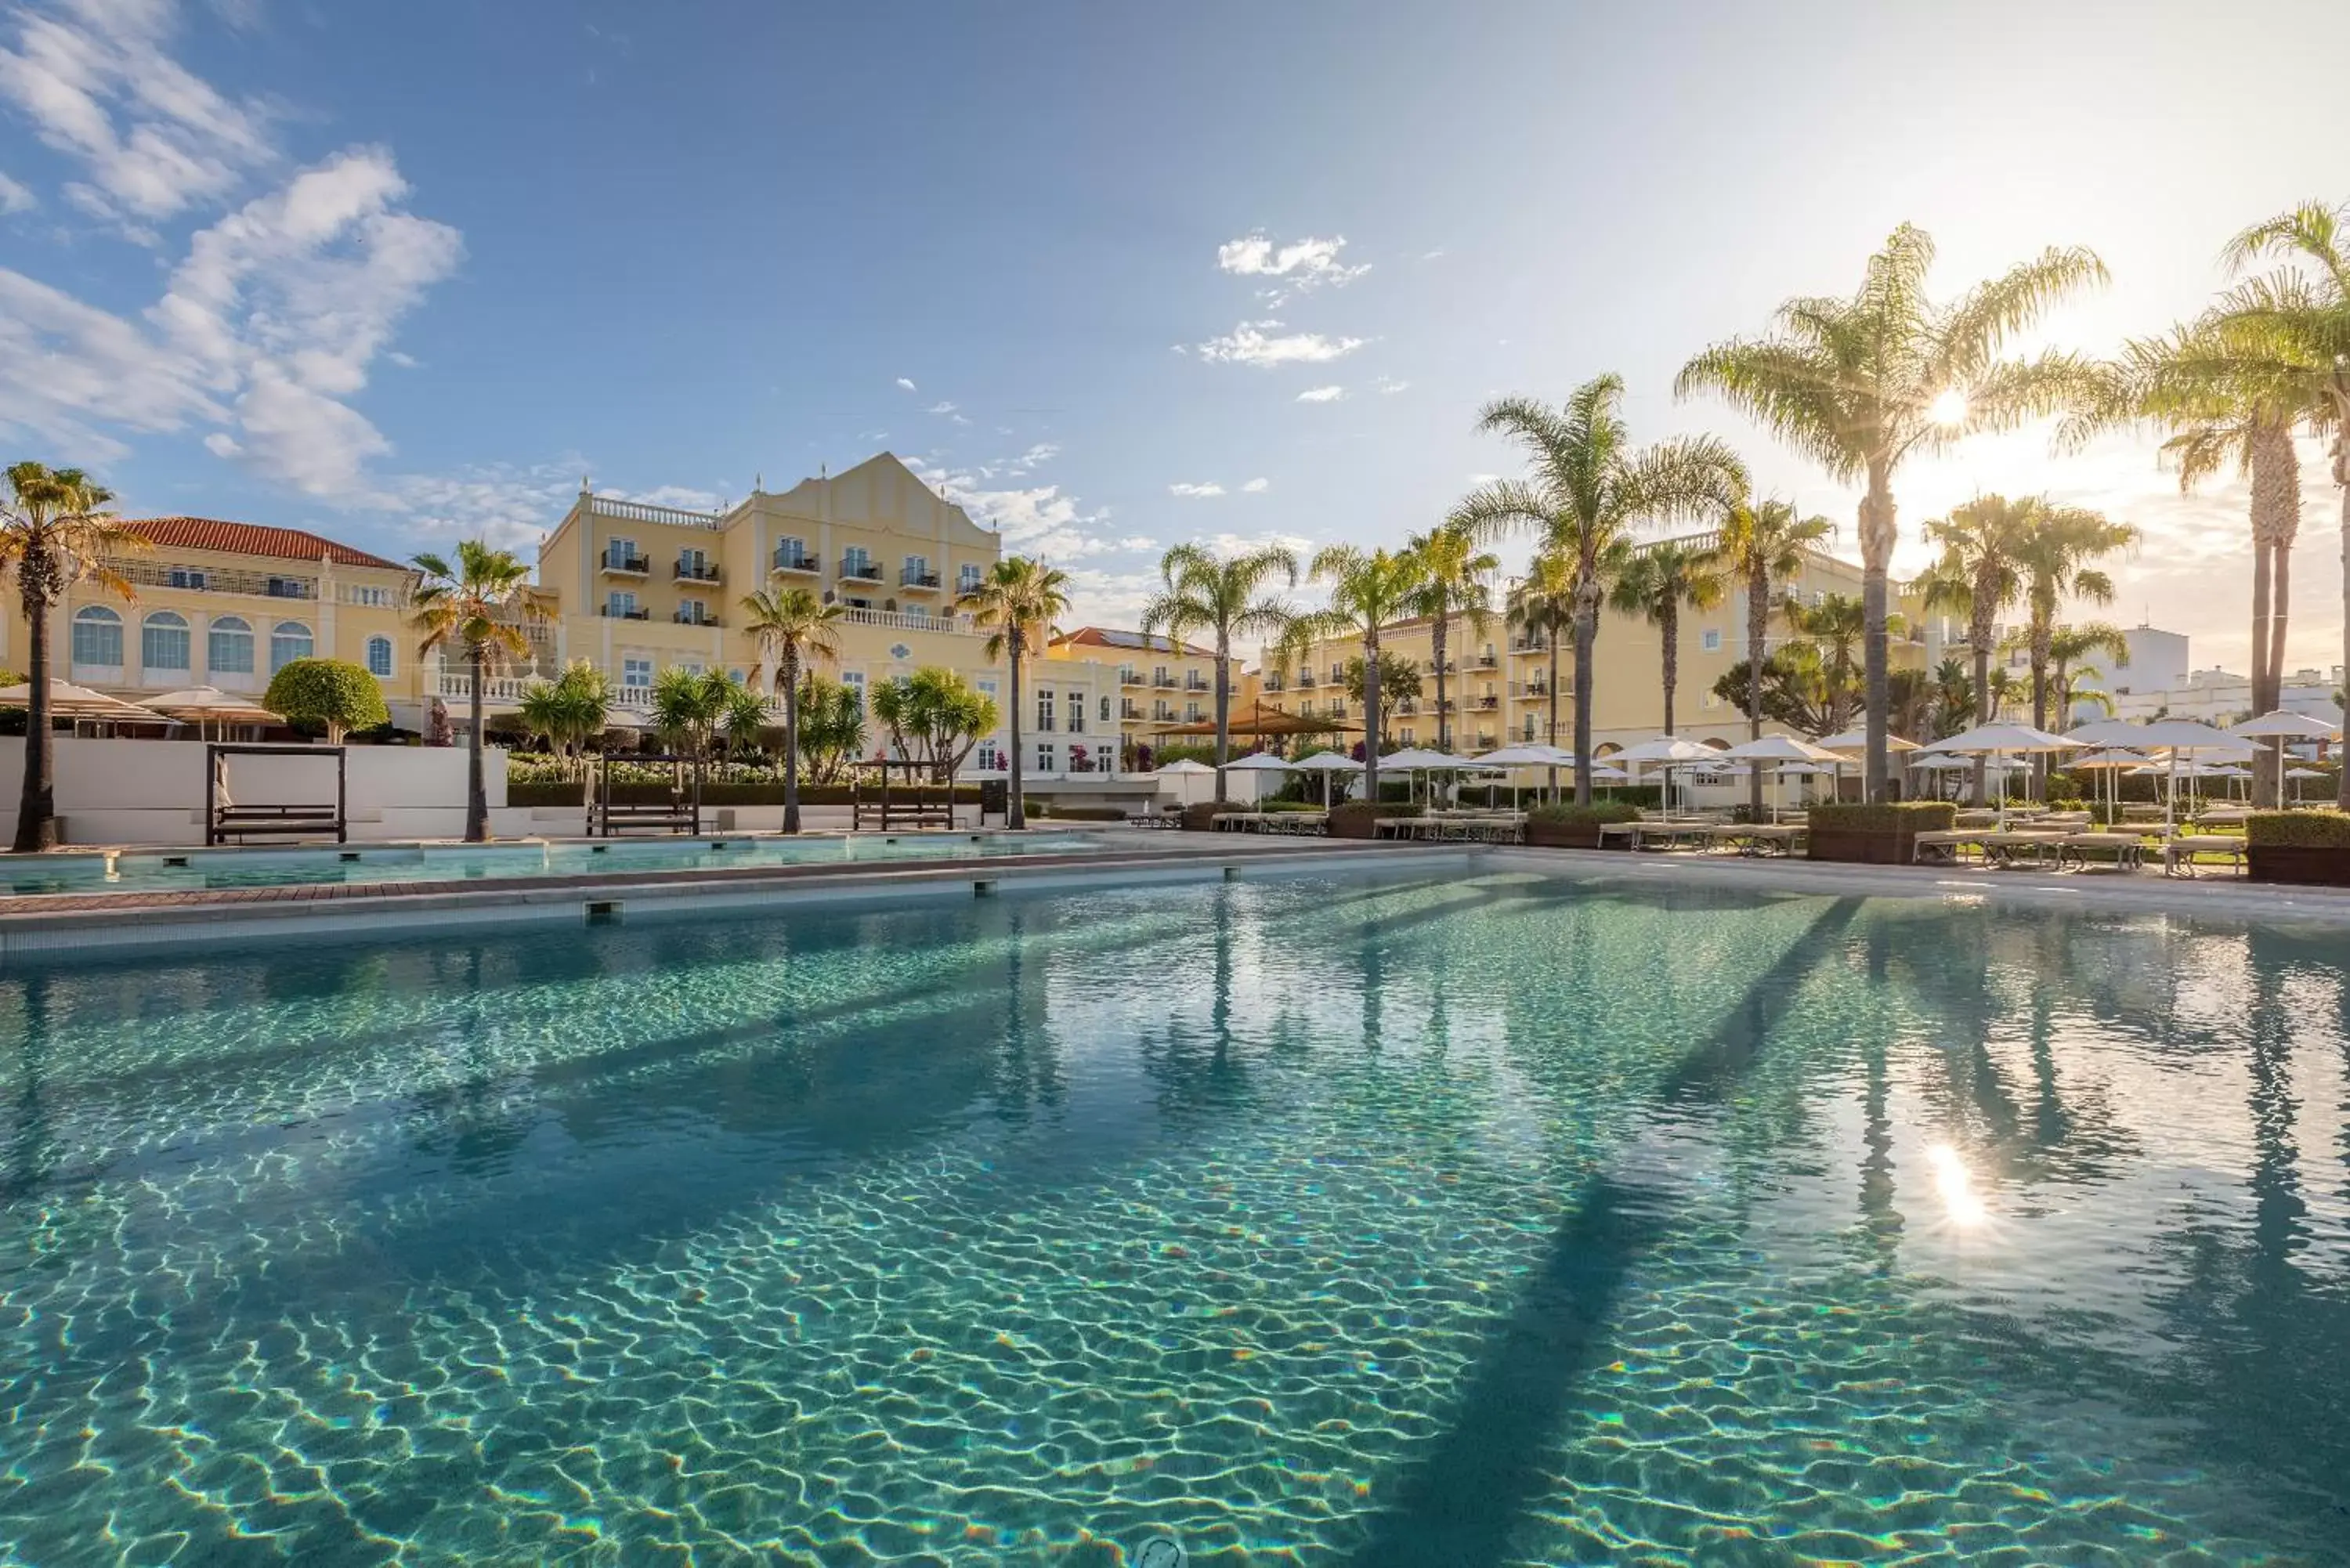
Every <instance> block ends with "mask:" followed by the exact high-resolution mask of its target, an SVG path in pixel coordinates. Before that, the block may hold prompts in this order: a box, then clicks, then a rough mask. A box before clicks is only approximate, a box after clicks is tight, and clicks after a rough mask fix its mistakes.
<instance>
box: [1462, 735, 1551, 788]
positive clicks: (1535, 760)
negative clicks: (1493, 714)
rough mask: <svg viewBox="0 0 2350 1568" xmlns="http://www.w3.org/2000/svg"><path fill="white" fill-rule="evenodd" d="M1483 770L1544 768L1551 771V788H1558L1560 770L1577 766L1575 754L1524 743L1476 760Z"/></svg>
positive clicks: (1488, 753)
mask: <svg viewBox="0 0 2350 1568" xmlns="http://www.w3.org/2000/svg"><path fill="white" fill-rule="evenodd" d="M1476 761H1477V765H1478V766H1479V767H1481V768H1544V769H1547V770H1549V771H1550V774H1551V780H1550V784H1551V788H1552V789H1553V790H1554V791H1555V790H1556V788H1557V787H1558V773H1557V770H1558V769H1560V768H1571V767H1573V766H1574V765H1575V753H1573V752H1567V751H1561V750H1560V749H1559V748H1558V747H1556V746H1552V745H1545V744H1544V743H1543V742H1539V741H1523V742H1519V743H1518V744H1516V745H1513V746H1503V748H1502V749H1501V750H1500V751H1498V752H1487V753H1485V754H1484V755H1483V756H1482V757H1479V758H1478V759H1476Z"/></svg>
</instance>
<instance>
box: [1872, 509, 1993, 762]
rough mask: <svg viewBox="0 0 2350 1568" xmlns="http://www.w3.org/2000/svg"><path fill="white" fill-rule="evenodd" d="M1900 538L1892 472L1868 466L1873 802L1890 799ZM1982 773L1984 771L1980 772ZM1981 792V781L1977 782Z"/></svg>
mask: <svg viewBox="0 0 2350 1568" xmlns="http://www.w3.org/2000/svg"><path fill="white" fill-rule="evenodd" d="M1898 538H1899V532H1898V527H1897V525H1896V524H1895V521H1894V511H1893V488H1892V474H1891V472H1890V470H1889V469H1888V468H1887V465H1886V464H1885V463H1883V462H1872V463H1870V464H1869V465H1868V493H1867V494H1866V495H1864V496H1863V497H1862V498H1861V503H1860V559H1861V578H1860V612H1861V662H1862V669H1863V671H1864V675H1863V680H1862V696H1861V706H1862V708H1863V710H1864V711H1866V714H1867V718H1868V749H1867V752H1866V756H1865V758H1864V760H1863V762H1862V764H1861V786H1862V789H1863V790H1864V791H1865V792H1866V794H1867V796H1868V799H1869V802H1870V803H1871V804H1872V805H1875V804H1878V803H1881V802H1883V801H1884V800H1885V798H1886V782H1887V767H1886V745H1885V737H1886V732H1887V724H1886V720H1887V713H1886V710H1887V707H1888V706H1889V705H1890V701H1891V696H1892V693H1891V689H1890V680H1889V676H1890V669H1889V656H1890V650H1889V649H1888V648H1887V644H1886V611H1887V605H1886V600H1887V579H1888V576H1889V574H1890V573H1891V570H1892V566H1893V546H1894V544H1895V542H1896V541H1897V540H1898ZM1978 778H1980V775H1978ZM1976 787H1977V791H1978V793H1980V791H1981V784H1977V786H1976Z"/></svg>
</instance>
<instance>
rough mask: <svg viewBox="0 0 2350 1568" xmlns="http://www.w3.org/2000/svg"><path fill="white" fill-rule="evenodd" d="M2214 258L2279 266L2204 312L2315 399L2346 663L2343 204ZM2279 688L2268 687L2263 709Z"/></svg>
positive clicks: (2348, 321)
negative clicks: (2334, 514) (2337, 522)
mask: <svg viewBox="0 0 2350 1568" xmlns="http://www.w3.org/2000/svg"><path fill="white" fill-rule="evenodd" d="M2221 259H2222V260H2223V261H2224V262H2225V263H2226V264H2227V266H2228V268H2229V270H2230V272H2231V273H2234V274H2237V275H2241V274H2242V273H2243V272H2244V270H2245V269H2247V268H2248V267H2250V266H2251V265H2253V264H2254V263H2256V262H2260V261H2263V260H2270V259H2274V260H2278V261H2280V262H2282V265H2281V266H2279V267H2278V268H2277V269H2276V270H2274V271H2272V272H2268V273H2264V274H2262V275H2260V276H2258V277H2251V278H2245V279H2244V280H2243V281H2242V282H2241V283H2239V284H2237V285H2236V286H2235V287H2233V288H2231V289H2230V290H2229V291H2228V293H2227V294H2225V295H2223V296H2221V297H2220V304H2219V306H2218V308H2217V309H2216V310H2215V311H2214V313H2213V316H2214V320H2215V324H2216V327H2217V329H2218V330H2219V331H2220V333H2221V334H2222V335H2223V336H2224V337H2225V338H2226V339H2227V340H2228V341H2229V342H2230V344H2231V345H2233V346H2236V347H2238V348H2241V349H2242V350H2244V351H2246V352H2249V353H2251V355H2253V356H2254V357H2256V358H2259V359H2260V360H2262V362H2264V363H2267V364H2272V365H2275V366H2279V367H2282V369H2284V370H2285V371H2286V372H2287V373H2288V375H2289V377H2290V379H2291V381H2292V384H2293V386H2294V387H2295V388H2296V389H2298V392H2299V396H2298V397H2297V398H2296V399H2295V401H2296V402H2297V403H2300V404H2302V405H2303V406H2304V407H2306V406H2308V405H2312V404H2314V405H2315V406H2314V409H2312V410H2311V411H2310V412H2309V413H2308V414H2307V416H2306V419H2307V422H2308V423H2309V425H2310V426H2311V427H2312V428H2314V429H2315V430H2316V431H2319V432H2320V433H2321V434H2325V435H2328V436H2330V437H2331V438H2332V441H2333V446H2334V488H2335V489H2336V490H2337V491H2338V492H2339V493H2340V495H2341V509H2342V568H2343V569H2342V605H2343V627H2342V638H2343V659H2344V662H2345V667H2350V203H2345V205H2343V206H2339V207H2329V206H2326V205H2324V203H2323V202H2303V203H2302V204H2301V205H2300V206H2298V207H2295V208H2294V209H2293V211H2291V212H2289V213H2279V214H2278V215H2277V216H2275V217H2273V218H2270V219H2268V220H2267V221H2266V222H2264V223H2255V224H2253V225H2252V226H2251V228H2249V229H2246V230H2245V231H2244V232H2243V233H2242V234H2238V235H2237V236H2236V237H2235V238H2234V239H2233V240H2232V241H2230V243H2229V245H2228V248H2227V250H2226V251H2225V252H2223V253H2222V255H2221ZM2278 597H2279V598H2280V599H2282V597H2283V590H2282V588H2280V589H2279V590H2278ZM2273 646H2274V653H2273V656H2272V659H2271V661H2270V676H2271V679H2272V681H2276V682H2277V683H2278V685H2279V687H2280V689H2281V687H2282V679H2281V678H2282V670H2283V664H2284V659H2283V649H2284V642H2283V638H2282V633H2281V632H2279V633H2278V634H2276V635H2275V637H2274V639H2273ZM2279 694H2280V692H2279V691H2271V692H2270V693H2269V697H2270V701H2271V704H2272V705H2273V704H2274V702H2275V701H2276V699H2277V697H2278V696H2279ZM2337 799H2338V804H2339V805H2341V807H2342V809H2344V810H2345V811H2350V768H2345V769H2344V770H2343V771H2342V780H2341V785H2340V789H2339V793H2338V796H2337Z"/></svg>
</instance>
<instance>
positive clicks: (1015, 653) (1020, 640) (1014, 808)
mask: <svg viewBox="0 0 2350 1568" xmlns="http://www.w3.org/2000/svg"><path fill="white" fill-rule="evenodd" d="M1011 631H1012V637H1011V643H1012V767H1011V774H1012V780H1011V783H1012V794H1011V795H1010V797H1009V798H1008V799H1006V800H1005V801H1004V803H1003V826H1006V827H1008V828H1009V827H1025V826H1028V813H1027V812H1026V811H1025V810H1024V809H1023V808H1024V806H1025V805H1027V803H1026V802H1025V801H1024V800H1022V799H1021V798H1020V789H1021V783H1020V655H1021V654H1022V652H1023V651H1024V645H1025V644H1026V642H1027V640H1028V629H1027V628H1025V627H1024V626H1021V625H1020V624H1019V623H1017V622H1014V624H1013V626H1012V628H1011Z"/></svg>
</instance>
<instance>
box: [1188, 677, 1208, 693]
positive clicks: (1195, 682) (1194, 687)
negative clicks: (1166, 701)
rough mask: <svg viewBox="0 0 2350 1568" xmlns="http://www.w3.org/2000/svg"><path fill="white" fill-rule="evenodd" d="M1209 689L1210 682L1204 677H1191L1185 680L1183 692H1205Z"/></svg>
mask: <svg viewBox="0 0 2350 1568" xmlns="http://www.w3.org/2000/svg"><path fill="white" fill-rule="evenodd" d="M1209 689H1210V682H1209V680H1208V678H1207V677H1206V676H1204V675H1191V676H1187V677H1185V678H1184V680H1183V690H1184V691H1208V690H1209Z"/></svg>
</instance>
